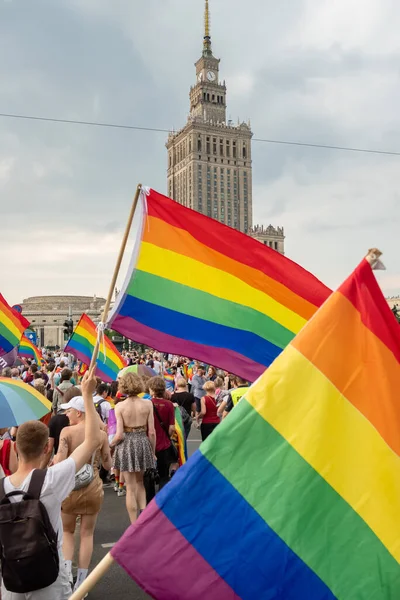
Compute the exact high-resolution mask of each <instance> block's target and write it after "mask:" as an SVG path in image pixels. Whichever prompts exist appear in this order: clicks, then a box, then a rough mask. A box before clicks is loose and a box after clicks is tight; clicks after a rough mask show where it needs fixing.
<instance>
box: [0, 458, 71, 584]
mask: <svg viewBox="0 0 400 600" xmlns="http://www.w3.org/2000/svg"><path fill="white" fill-rule="evenodd" d="M46 472H47V471H45V470H39V469H36V470H35V471H33V473H32V478H31V482H30V484H29V489H28V491H27V492H23V491H18V490H16V491H14V492H10V493H9V494H6V493H5V490H4V478H3V479H2V480H1V482H0V560H1V573H2V577H3V581H4V585H5V588H6V589H7V590H8V591H10V592H15V593H17V594H26V593H28V592H33V591H35V590H39V589H42V588H45V587H48V586H49V585H51V584H52V583H54V582H55V581H56V579H57V577H58V573H59V568H60V564H59V555H58V548H57V534H56V533H55V531H54V529H53V526H52V524H51V522H50V519H49V515H48V514H47V510H46V508H45V507H44V505H43V504H42V502H41V501H40V493H41V491H42V487H43V483H44V480H45V477H46ZM17 495H22V496H23V498H22V500H21V501H20V502H10V500H9V498H10V497H11V496H17Z"/></svg>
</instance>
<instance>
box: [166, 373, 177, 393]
mask: <svg viewBox="0 0 400 600" xmlns="http://www.w3.org/2000/svg"><path fill="white" fill-rule="evenodd" d="M164 381H165V385H166V387H167V390H169V391H174V389H175V377H174V375H173V374H172V373H170V372H169V371H168V369H166V370H165V371H164Z"/></svg>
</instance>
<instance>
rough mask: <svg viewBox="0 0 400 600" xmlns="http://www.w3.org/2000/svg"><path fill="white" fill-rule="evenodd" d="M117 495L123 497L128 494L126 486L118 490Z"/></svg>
mask: <svg viewBox="0 0 400 600" xmlns="http://www.w3.org/2000/svg"><path fill="white" fill-rule="evenodd" d="M117 496H118V498H121V496H126V489H125V488H121V489H119V490H118V492H117Z"/></svg>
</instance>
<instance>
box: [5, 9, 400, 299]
mask: <svg viewBox="0 0 400 600" xmlns="http://www.w3.org/2000/svg"><path fill="white" fill-rule="evenodd" d="M210 5H211V11H212V40H213V49H214V54H215V55H216V56H218V57H221V59H222V61H221V76H222V78H224V79H226V81H227V86H228V104H229V106H228V112H229V115H230V116H231V117H232V119H234V120H236V119H237V117H238V116H240V118H241V119H248V118H251V123H252V128H253V131H254V133H255V137H256V138H269V139H280V140H293V141H304V142H310V143H319V144H331V145H339V146H352V147H357V148H372V149H382V150H388V151H394V152H399V151H400V139H399V134H400V113H399V104H400V78H399V74H400V71H399V64H400V49H399V48H400V46H399V41H398V31H399V28H400V3H399V2H398V1H397V0H336V1H335V2H332V1H331V0H281V1H280V2H276V0H248V1H247V2H242V1H240V0H211V1H210ZM203 6H204V1H203V0H146V1H145V2H144V1H143V0H140V1H139V0H0V54H1V57H2V60H1V61H0V81H1V85H0V112H1V113H13V114H20V115H36V116H44V117H49V118H53V117H54V118H62V119H77V120H85V121H102V122H112V123H121V124H129V125H137V126H142V127H155V128H161V129H169V128H179V127H180V126H182V125H183V124H184V123H185V120H186V116H187V112H188V91H189V87H190V85H192V84H193V83H194V82H195V69H194V65H193V63H194V62H195V60H197V59H198V57H199V56H200V53H201V48H202V31H203ZM165 138H166V134H164V133H151V132H138V131H129V130H121V129H107V128H97V127H88V126H78V125H69V124H57V123H50V122H49V123H44V122H39V121H28V120H16V119H7V118H3V117H0V199H1V202H0V206H1V224H2V231H1V236H0V253H1V257H2V261H1V270H0V282H1V291H2V293H3V294H4V295H5V296H6V298H7V299H8V300H9V301H10V302H12V303H15V302H19V301H21V300H22V299H23V298H26V297H28V296H33V295H45V294H89V295H92V294H93V293H96V294H97V295H104V294H106V291H107V287H108V285H109V281H110V278H111V273H112V270H113V265H114V262H115V258H116V254H117V251H118V245H119V242H120V239H121V231H122V229H123V227H124V223H125V220H126V217H127V214H128V211H129V206H130V203H131V198H132V195H133V193H134V190H135V187H136V184H137V183H138V182H139V181H141V182H143V183H144V184H146V185H149V186H151V187H153V188H155V189H157V190H159V191H161V192H165V191H166V151H165V147H164V144H165ZM253 157H254V213H255V221H256V222H263V223H265V224H269V223H272V224H274V225H283V226H284V227H285V232H286V235H287V240H286V250H287V255H288V256H289V257H290V258H292V259H293V260H295V261H296V262H299V263H300V264H302V265H303V266H304V267H306V268H307V269H309V270H310V271H313V272H314V273H315V274H316V275H317V276H318V277H319V278H320V279H322V280H323V281H324V282H325V283H326V284H327V285H330V286H332V287H333V286H336V285H338V284H339V283H340V282H341V280H343V279H344V278H345V277H346V276H347V274H348V273H349V272H350V271H351V270H352V268H353V267H354V266H355V265H356V264H357V263H358V262H359V260H360V259H361V257H362V256H363V255H364V254H365V252H366V250H367V249H368V248H369V247H371V246H378V247H379V248H381V249H382V250H383V251H384V262H385V264H386V266H387V271H386V272H385V273H382V274H379V280H380V282H381V285H382V287H383V289H384V291H385V292H386V293H387V294H388V295H394V294H397V293H399V292H400V260H399V258H398V252H399V241H398V240H399V237H398V231H399V225H400V195H399V194H400V156H385V155H376V154H361V153H350V152H339V151H334V150H324V149H312V148H304V147H294V146H283V145H272V144H266V143H260V142H254V144H253Z"/></svg>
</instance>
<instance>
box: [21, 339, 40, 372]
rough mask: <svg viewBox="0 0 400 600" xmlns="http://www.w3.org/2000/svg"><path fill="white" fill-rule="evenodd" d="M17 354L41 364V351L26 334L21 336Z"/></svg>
mask: <svg viewBox="0 0 400 600" xmlns="http://www.w3.org/2000/svg"><path fill="white" fill-rule="evenodd" d="M18 356H23V357H24V358H29V359H31V360H34V361H35V363H36V364H37V365H39V366H40V365H41V364H42V361H43V356H42V352H41V351H40V350H39V348H38V347H37V346H35V344H34V343H33V342H31V340H30V339H29V338H27V337H26V335H23V336H22V339H21V342H20V344H19V346H18Z"/></svg>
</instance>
